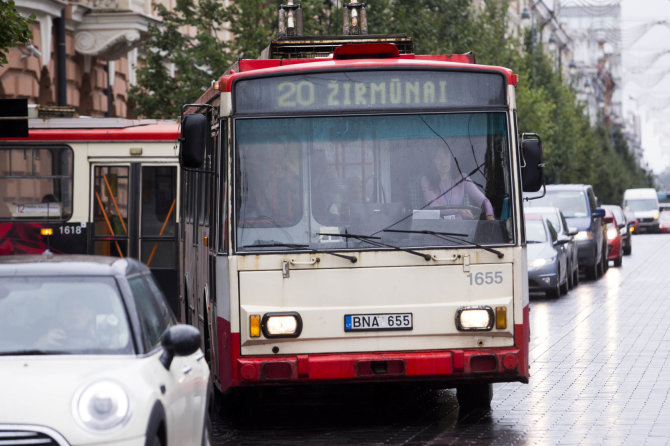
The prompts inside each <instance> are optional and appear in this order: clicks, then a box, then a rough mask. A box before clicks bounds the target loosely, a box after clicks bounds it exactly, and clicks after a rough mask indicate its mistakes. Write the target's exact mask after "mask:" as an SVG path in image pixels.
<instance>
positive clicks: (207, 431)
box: [202, 409, 212, 446]
mask: <svg viewBox="0 0 670 446" xmlns="http://www.w3.org/2000/svg"><path fill="white" fill-rule="evenodd" d="M211 444H212V418H211V417H210V416H209V409H206V410H205V420H204V423H203V424H202V446H211Z"/></svg>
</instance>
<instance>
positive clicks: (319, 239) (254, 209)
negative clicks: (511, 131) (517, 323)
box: [235, 113, 514, 252]
mask: <svg viewBox="0 0 670 446" xmlns="http://www.w3.org/2000/svg"><path fill="white" fill-rule="evenodd" d="M235 130H236V137H235V139H236V186H235V187H236V198H235V202H236V206H235V212H236V219H235V220H236V241H237V250H238V251H242V252H244V251H247V252H249V251H256V252H257V251H259V250H263V249H266V250H267V249H268V248H269V249H272V250H277V249H283V250H290V249H300V248H302V249H312V250H315V249H318V250H330V249H343V248H345V249H346V248H351V249H356V250H363V249H378V248H379V246H380V245H379V244H375V243H371V242H370V240H371V239H370V236H374V237H379V239H375V240H377V241H379V242H381V243H384V244H387V245H393V246H399V247H424V246H438V247H439V246H456V245H463V244H474V243H479V244H504V243H512V242H513V240H514V234H513V227H514V226H513V224H512V221H511V216H512V214H513V212H512V210H511V202H512V200H511V198H510V197H511V172H510V161H509V144H508V138H507V119H506V115H505V113H452V114H426V115H392V116H386V115H385V116H340V117H320V118H314V117H304V118H271V119H270V118H267V119H237V120H236V124H235ZM445 172H446V173H445ZM445 176H449V178H450V180H444V179H443V177H445ZM393 231H397V232H393ZM428 231H430V232H433V234H428ZM436 232H440V233H450V234H455V236H454V237H451V238H450V237H444V236H435V235H434V233H436ZM332 234H335V235H332ZM338 234H343V235H344V234H348V235H350V234H355V235H361V236H365V237H346V236H342V237H338V236H337V235H338ZM280 245H281V247H280Z"/></svg>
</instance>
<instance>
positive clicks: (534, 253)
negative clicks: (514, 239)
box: [524, 211, 569, 299]
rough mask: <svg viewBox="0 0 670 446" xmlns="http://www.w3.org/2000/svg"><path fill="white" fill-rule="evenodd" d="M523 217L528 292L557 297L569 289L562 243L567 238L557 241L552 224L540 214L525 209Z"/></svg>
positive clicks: (565, 241)
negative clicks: (526, 248) (526, 245)
mask: <svg viewBox="0 0 670 446" xmlns="http://www.w3.org/2000/svg"><path fill="white" fill-rule="evenodd" d="M524 220H525V223H526V241H527V243H528V250H527V253H528V286H529V291H531V292H535V291H541V292H544V293H545V294H546V296H547V297H549V298H552V299H556V298H558V297H559V296H560V295H561V294H565V293H567V292H568V275H569V274H568V257H567V254H566V250H565V249H563V246H562V245H564V244H565V243H567V240H566V239H563V240H559V238H558V232H556V229H554V226H553V225H552V224H551V222H550V221H549V220H548V219H547V218H546V217H543V216H542V215H541V214H533V213H530V212H528V211H526V213H525V218H524Z"/></svg>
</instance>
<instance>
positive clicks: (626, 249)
mask: <svg viewBox="0 0 670 446" xmlns="http://www.w3.org/2000/svg"><path fill="white" fill-rule="evenodd" d="M632 250H633V246H632V244H631V242H630V240H629V241H628V244H627V245H626V246H624V248H623V255H625V256H629V255H630V253H631V251H632Z"/></svg>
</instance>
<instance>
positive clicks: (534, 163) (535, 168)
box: [521, 133, 544, 192]
mask: <svg viewBox="0 0 670 446" xmlns="http://www.w3.org/2000/svg"><path fill="white" fill-rule="evenodd" d="M527 136H533V137H535V138H533V139H526V137H527ZM521 157H522V160H521V163H522V164H521V183H522V185H523V191H524V192H537V191H539V190H540V188H541V187H542V185H544V163H543V162H542V141H541V140H540V137H539V136H538V135H536V134H535V133H524V134H523V135H522V137H521Z"/></svg>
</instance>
